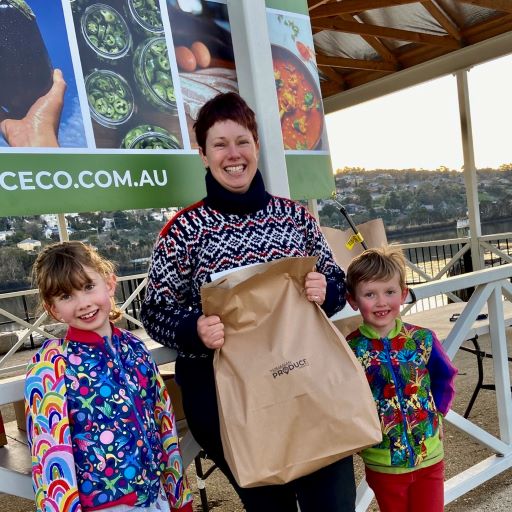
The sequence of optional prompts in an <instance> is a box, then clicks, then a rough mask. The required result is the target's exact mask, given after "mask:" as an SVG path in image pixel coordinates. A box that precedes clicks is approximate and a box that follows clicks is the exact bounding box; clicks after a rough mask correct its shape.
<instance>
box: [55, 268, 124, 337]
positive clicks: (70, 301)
mask: <svg viewBox="0 0 512 512" xmlns="http://www.w3.org/2000/svg"><path fill="white" fill-rule="evenodd" d="M84 271H85V273H86V274H87V277H88V278H89V280H90V281H91V282H90V284H86V285H84V286H83V288H82V289H81V290H73V291H72V292H71V293H70V294H69V295H68V294H62V295H59V296H57V297H54V298H53V300H52V303H51V304H50V305H49V306H48V310H49V312H50V313H51V314H52V315H53V316H54V317H55V318H56V319H58V320H59V321H61V322H63V323H66V324H68V325H69V326H71V327H75V328H77V329H82V330H83V331H94V332H96V333H97V334H99V335H100V336H109V337H110V336H111V334H112V330H111V328H110V322H109V313H110V310H111V307H112V303H111V297H113V296H114V291H115V288H116V277H115V276H114V275H111V276H109V277H108V278H107V279H105V278H104V277H103V276H102V275H101V274H99V273H98V272H96V271H95V270H93V269H92V268H90V267H84Z"/></svg>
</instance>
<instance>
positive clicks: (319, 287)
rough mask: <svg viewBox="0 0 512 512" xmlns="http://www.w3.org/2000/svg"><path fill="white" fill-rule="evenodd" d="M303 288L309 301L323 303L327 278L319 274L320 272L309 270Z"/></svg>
mask: <svg viewBox="0 0 512 512" xmlns="http://www.w3.org/2000/svg"><path fill="white" fill-rule="evenodd" d="M304 288H305V292H306V297H307V299H308V300H309V301H311V302H316V303H317V304H318V305H319V306H321V305H322V304H323V303H324V301H325V294H326V291H327V280H326V279H325V276H324V275H323V274H320V272H310V273H309V274H308V275H307V276H306V282H305V284H304Z"/></svg>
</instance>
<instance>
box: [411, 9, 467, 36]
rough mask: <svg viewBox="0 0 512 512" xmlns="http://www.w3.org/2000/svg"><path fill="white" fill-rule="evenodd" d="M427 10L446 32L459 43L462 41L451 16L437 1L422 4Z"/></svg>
mask: <svg viewBox="0 0 512 512" xmlns="http://www.w3.org/2000/svg"><path fill="white" fill-rule="evenodd" d="M421 5H422V6H423V7H424V8H425V10H426V11H427V12H428V13H429V14H430V15H431V16H432V18H434V19H435V20H436V21H437V22H438V23H439V25H441V26H442V27H443V28H444V29H445V30H446V32H447V33H448V34H449V35H451V36H452V37H453V38H454V39H456V40H457V41H460V40H461V39H462V36H461V35H460V29H459V27H458V26H457V24H456V23H455V21H453V19H452V18H451V17H450V15H449V14H448V13H447V12H446V11H445V10H444V9H443V8H442V7H441V6H440V5H439V4H438V3H437V1H436V0H427V1H426V2H421Z"/></svg>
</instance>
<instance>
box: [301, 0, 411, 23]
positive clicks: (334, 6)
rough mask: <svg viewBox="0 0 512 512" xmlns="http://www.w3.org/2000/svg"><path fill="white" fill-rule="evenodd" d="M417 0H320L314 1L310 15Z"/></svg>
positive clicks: (336, 12)
mask: <svg viewBox="0 0 512 512" xmlns="http://www.w3.org/2000/svg"><path fill="white" fill-rule="evenodd" d="M417 1H418V0H343V2H335V3H329V4H324V5H319V3H318V2H314V3H315V7H311V6H310V8H309V17H310V18H311V19H317V18H328V17H329V16H339V15H340V14H351V13H354V12H361V11H369V10H371V9H380V8H382V7H393V6H396V5H405V4H413V3H416V2H417Z"/></svg>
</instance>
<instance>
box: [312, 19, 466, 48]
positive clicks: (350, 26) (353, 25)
mask: <svg viewBox="0 0 512 512" xmlns="http://www.w3.org/2000/svg"><path fill="white" fill-rule="evenodd" d="M311 24H312V26H313V27H314V28H316V29H322V28H323V29H324V30H335V31H339V32H346V33H349V34H358V35H367V36H375V37H383V38H385V39H394V40H399V41H409V42H413V43H420V44H430V45H434V46H443V47H445V48H451V49H457V48H460V43H459V41H457V40H456V39H453V37H451V36H435V35H431V34H423V33H420V32H412V31H411V30H401V29H398V28H389V27H379V26H377V25H369V24H368V23H358V22H356V21H344V20H341V19H339V18H338V19H335V18H333V19H321V20H314V19H312V20H311Z"/></svg>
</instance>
